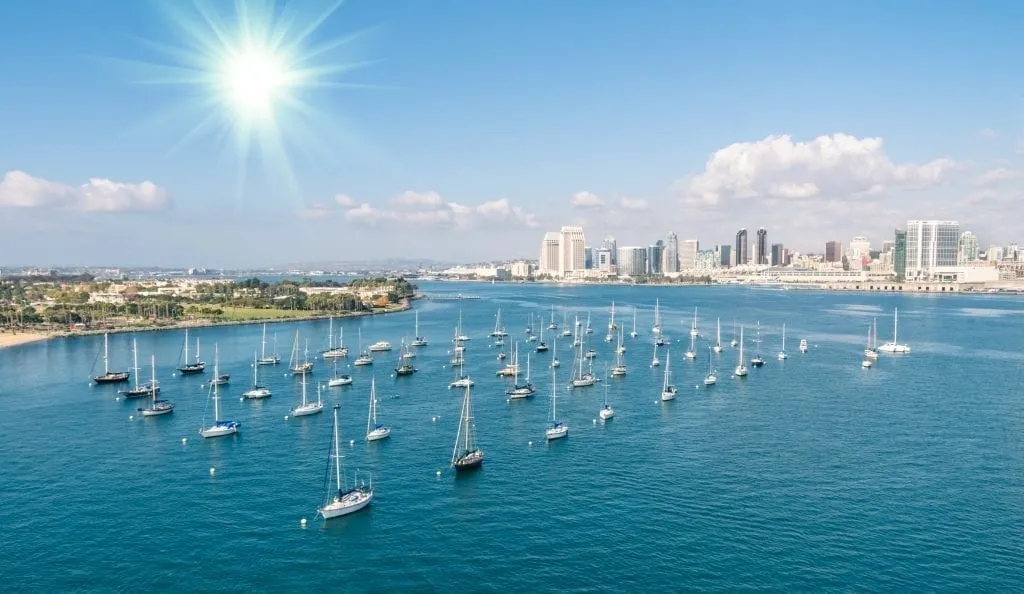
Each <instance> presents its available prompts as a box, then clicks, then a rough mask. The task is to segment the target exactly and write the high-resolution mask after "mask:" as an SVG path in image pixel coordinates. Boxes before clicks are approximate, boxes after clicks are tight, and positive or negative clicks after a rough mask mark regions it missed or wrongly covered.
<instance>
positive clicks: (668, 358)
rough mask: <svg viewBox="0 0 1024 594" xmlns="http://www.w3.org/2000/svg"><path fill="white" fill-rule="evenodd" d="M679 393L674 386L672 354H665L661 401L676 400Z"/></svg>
mask: <svg viewBox="0 0 1024 594" xmlns="http://www.w3.org/2000/svg"><path fill="white" fill-rule="evenodd" d="M678 394H679V391H678V390H676V387H675V386H673V385H672V352H671V351H669V352H668V353H665V376H664V378H663V379H662V380H661V401H662V402H667V401H669V400H675V399H676V395H678Z"/></svg>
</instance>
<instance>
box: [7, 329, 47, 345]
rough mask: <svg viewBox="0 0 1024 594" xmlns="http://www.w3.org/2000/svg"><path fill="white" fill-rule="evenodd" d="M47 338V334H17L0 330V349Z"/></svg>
mask: <svg viewBox="0 0 1024 594" xmlns="http://www.w3.org/2000/svg"><path fill="white" fill-rule="evenodd" d="M47 338H50V335H49V334H38V333H33V332H19V333H17V334H11V333H9V332H0V349H5V348H7V347H13V346H18V345H21V344H27V343H30V342H38V341H40V340H46V339H47Z"/></svg>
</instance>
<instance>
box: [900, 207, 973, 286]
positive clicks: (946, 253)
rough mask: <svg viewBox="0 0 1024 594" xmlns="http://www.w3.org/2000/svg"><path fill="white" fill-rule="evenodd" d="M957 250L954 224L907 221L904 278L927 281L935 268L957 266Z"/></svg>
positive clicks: (956, 234) (958, 245)
mask: <svg viewBox="0 0 1024 594" xmlns="http://www.w3.org/2000/svg"><path fill="white" fill-rule="evenodd" d="M959 247H960V223H958V222H957V221H907V270H906V274H907V278H912V279H921V280H926V279H930V278H931V277H932V275H933V274H935V272H936V270H935V269H936V268H939V267H943V266H956V264H957V252H958V251H959Z"/></svg>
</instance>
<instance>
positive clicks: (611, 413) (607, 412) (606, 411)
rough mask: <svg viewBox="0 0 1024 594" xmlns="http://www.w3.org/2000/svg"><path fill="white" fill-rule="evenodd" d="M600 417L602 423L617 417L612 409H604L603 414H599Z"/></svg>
mask: <svg viewBox="0 0 1024 594" xmlns="http://www.w3.org/2000/svg"><path fill="white" fill-rule="evenodd" d="M598 416H599V417H601V420H602V421H607V420H608V419H611V418H612V417H614V416H615V411H614V410H612V409H610V408H602V409H601V412H599V413H598Z"/></svg>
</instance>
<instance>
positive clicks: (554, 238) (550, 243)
mask: <svg viewBox="0 0 1024 594" xmlns="http://www.w3.org/2000/svg"><path fill="white" fill-rule="evenodd" d="M561 243H562V236H561V235H560V234H559V233H558V232H556V231H548V232H547V233H545V234H544V239H543V240H542V241H541V243H540V261H539V262H537V272H538V273H539V274H550V275H552V276H555V275H557V274H558V273H559V272H558V262H559V256H560V253H561V250H560V247H559V246H560V245H561Z"/></svg>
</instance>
